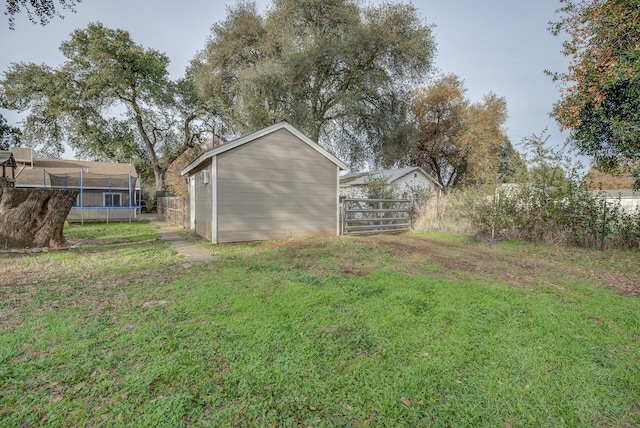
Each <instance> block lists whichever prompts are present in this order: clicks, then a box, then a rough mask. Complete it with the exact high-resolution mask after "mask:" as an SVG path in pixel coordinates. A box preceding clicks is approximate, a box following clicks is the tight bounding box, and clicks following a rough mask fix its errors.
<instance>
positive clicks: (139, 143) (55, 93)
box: [0, 23, 214, 190]
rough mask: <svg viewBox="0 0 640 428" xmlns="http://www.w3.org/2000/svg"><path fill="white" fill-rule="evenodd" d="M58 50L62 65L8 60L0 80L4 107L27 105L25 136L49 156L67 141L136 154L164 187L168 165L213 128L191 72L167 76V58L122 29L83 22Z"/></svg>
mask: <svg viewBox="0 0 640 428" xmlns="http://www.w3.org/2000/svg"><path fill="white" fill-rule="evenodd" d="M60 49H61V51H62V53H63V54H64V56H65V58H66V60H65V62H64V63H63V64H62V65H61V66H60V67H58V68H56V69H54V68H51V67H48V66H46V65H36V64H25V63H18V64H11V66H10V67H9V70H8V71H7V72H6V73H5V76H4V79H3V80H2V81H1V83H0V84H1V88H0V89H1V92H2V97H3V104H4V107H6V108H10V109H15V110H18V111H29V116H28V117H27V119H26V121H25V123H24V140H25V142H26V143H27V144H29V145H33V146H36V148H39V147H40V148H42V147H43V148H45V149H46V150H47V153H46V154H47V155H56V154H59V153H61V152H62V151H63V150H64V147H63V145H64V144H65V143H68V144H69V145H70V146H71V147H72V148H73V149H75V150H76V151H77V152H78V153H79V154H80V156H82V157H85V158H91V159H96V160H110V161H116V162H130V161H132V160H134V161H136V162H137V165H138V166H139V167H140V169H141V172H143V173H145V172H146V173H150V174H151V175H152V176H153V177H154V179H155V188H156V190H162V189H163V187H164V178H165V174H166V172H167V169H168V168H169V166H170V165H171V163H172V162H173V161H175V159H176V158H177V157H178V156H180V154H182V153H183V152H184V151H185V150H187V149H189V148H192V147H198V146H199V144H200V142H201V141H202V139H203V134H205V133H208V134H209V135H210V134H211V133H212V132H213V129H214V123H213V121H212V120H213V118H214V116H213V114H212V112H211V111H210V110H209V109H207V108H206V106H205V104H204V103H203V102H201V101H200V100H199V98H198V96H197V94H196V89H195V86H194V83H193V81H192V79H191V76H190V75H189V74H187V75H186V76H185V77H184V78H182V79H179V80H177V81H172V80H169V79H168V72H167V66H168V64H169V58H167V56H166V55H164V54H162V53H160V52H158V51H156V50H153V49H145V48H143V47H142V46H140V45H137V44H135V43H134V41H133V40H132V39H131V37H130V35H129V33H128V32H126V31H123V30H111V29H108V28H106V27H104V26H103V25H102V24H99V23H97V24H89V26H88V27H87V28H86V29H78V30H75V31H74V32H73V33H72V35H71V39H70V40H68V41H66V42H63V43H62V45H61V46H60ZM145 178H146V177H145Z"/></svg>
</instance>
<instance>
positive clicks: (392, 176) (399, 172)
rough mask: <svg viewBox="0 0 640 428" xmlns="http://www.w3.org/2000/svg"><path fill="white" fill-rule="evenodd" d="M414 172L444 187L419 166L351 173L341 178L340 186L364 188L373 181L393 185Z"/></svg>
mask: <svg viewBox="0 0 640 428" xmlns="http://www.w3.org/2000/svg"><path fill="white" fill-rule="evenodd" d="M414 172H418V173H420V174H423V175H424V176H425V177H427V178H429V179H430V180H431V181H433V182H434V183H435V184H436V185H437V186H439V187H442V186H441V185H440V183H438V182H437V181H436V180H435V179H434V178H433V177H431V176H430V175H429V174H427V173H426V172H425V171H424V170H423V169H422V168H420V167H418V166H412V167H406V168H399V169H385V170H380V171H365V172H350V173H348V174H345V175H342V176H340V185H341V186H343V187H349V186H363V185H365V184H367V183H368V182H369V180H372V179H374V180H375V179H384V180H386V181H387V182H388V183H393V182H394V181H396V180H399V179H400V178H402V177H405V176H407V175H409V174H412V173H414Z"/></svg>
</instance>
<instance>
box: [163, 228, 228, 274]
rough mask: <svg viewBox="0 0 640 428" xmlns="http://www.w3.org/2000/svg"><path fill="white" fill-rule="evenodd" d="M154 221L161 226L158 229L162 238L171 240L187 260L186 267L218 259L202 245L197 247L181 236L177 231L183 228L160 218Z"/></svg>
mask: <svg viewBox="0 0 640 428" xmlns="http://www.w3.org/2000/svg"><path fill="white" fill-rule="evenodd" d="M154 223H156V224H157V225H158V227H160V230H158V235H160V239H162V240H163V241H167V242H169V243H170V244H171V245H172V246H173V247H174V248H175V249H176V250H177V251H178V254H180V255H181V256H183V257H184V260H185V262H186V263H185V264H184V266H185V267H189V266H193V265H195V264H198V263H206V262H212V261H214V260H217V259H218V257H217V256H215V255H213V254H211V253H210V252H208V251H206V250H203V249H202V248H200V247H196V246H195V245H193V244H191V243H189V241H187V240H186V239H185V238H183V237H182V236H180V235H179V234H178V233H177V231H178V230H183V229H179V228H174V227H173V226H171V225H169V224H168V223H165V222H163V221H159V220H154Z"/></svg>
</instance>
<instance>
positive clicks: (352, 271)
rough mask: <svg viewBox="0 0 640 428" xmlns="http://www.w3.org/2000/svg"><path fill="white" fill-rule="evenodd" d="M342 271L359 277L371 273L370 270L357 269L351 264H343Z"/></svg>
mask: <svg viewBox="0 0 640 428" xmlns="http://www.w3.org/2000/svg"><path fill="white" fill-rule="evenodd" d="M340 273H343V274H345V275H354V276H357V277H361V278H362V277H365V276H367V275H369V272H368V271H367V270H365V269H355V268H353V267H351V266H343V267H341V268H340Z"/></svg>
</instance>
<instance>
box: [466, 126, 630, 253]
mask: <svg viewBox="0 0 640 428" xmlns="http://www.w3.org/2000/svg"><path fill="white" fill-rule="evenodd" d="M547 140H548V137H545V135H544V133H543V134H542V135H541V136H535V135H534V136H532V137H528V138H526V139H525V140H524V145H525V147H526V148H527V149H528V151H529V152H530V157H529V158H528V159H526V160H527V162H528V164H529V165H530V169H529V175H528V176H527V177H525V180H524V181H522V182H519V183H513V184H507V185H503V186H499V187H497V188H495V189H494V190H493V192H491V193H489V192H487V191H486V190H481V191H477V192H469V193H468V194H467V198H468V202H467V204H466V205H467V206H468V209H469V211H468V215H469V218H470V219H471V220H472V222H473V224H474V226H476V227H477V228H478V231H479V233H480V234H481V235H484V236H486V237H490V238H491V239H522V240H530V241H535V242H551V243H555V244H563V245H577V246H588V247H599V246H601V245H602V243H603V242H605V243H606V245H607V246H611V247H614V248H638V247H640V213H631V214H629V213H624V212H622V211H621V210H620V209H619V207H616V206H609V205H607V204H606V203H604V202H603V200H602V197H601V196H600V195H597V194H594V193H593V192H591V191H590V190H589V187H588V185H587V183H585V182H584V180H582V177H581V176H580V173H579V170H580V165H573V164H572V163H571V159H570V158H569V157H567V156H564V155H563V154H562V153H561V152H557V151H553V150H552V149H550V148H548V147H547V146H546V145H545V143H546V142H547ZM492 189H493V188H492Z"/></svg>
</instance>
